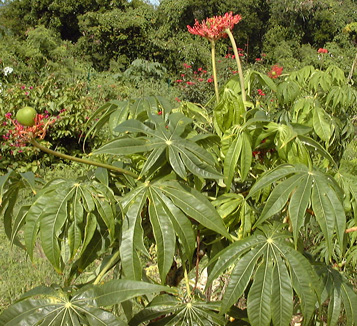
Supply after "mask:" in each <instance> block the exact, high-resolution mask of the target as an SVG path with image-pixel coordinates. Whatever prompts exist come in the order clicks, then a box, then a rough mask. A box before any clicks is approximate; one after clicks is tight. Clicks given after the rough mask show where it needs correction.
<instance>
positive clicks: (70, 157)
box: [30, 139, 139, 178]
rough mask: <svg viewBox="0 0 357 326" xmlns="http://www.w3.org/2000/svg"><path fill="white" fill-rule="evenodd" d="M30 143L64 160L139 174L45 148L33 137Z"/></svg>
mask: <svg viewBox="0 0 357 326" xmlns="http://www.w3.org/2000/svg"><path fill="white" fill-rule="evenodd" d="M30 143H31V144H32V145H33V146H35V147H37V148H38V149H40V150H41V151H43V152H45V153H48V154H51V155H54V156H57V157H60V158H62V159H65V160H70V161H75V162H79V163H84V164H88V165H94V166H98V167H101V168H105V169H108V170H112V171H115V172H119V173H122V174H126V175H130V176H131V177H134V178H139V176H138V175H137V174H135V173H134V172H131V171H128V170H125V169H121V168H119V167H116V166H114V165H109V164H105V163H100V162H95V161H91V160H87V159H84V158H79V157H75V156H71V155H66V154H63V153H60V152H56V151H53V150H52V149H49V148H47V147H45V146H42V145H41V144H39V143H38V142H37V141H36V140H35V139H31V140H30Z"/></svg>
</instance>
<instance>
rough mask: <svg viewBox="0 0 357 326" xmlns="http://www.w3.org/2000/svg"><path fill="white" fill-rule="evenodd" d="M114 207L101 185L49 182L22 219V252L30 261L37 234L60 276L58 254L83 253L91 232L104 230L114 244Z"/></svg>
mask: <svg viewBox="0 0 357 326" xmlns="http://www.w3.org/2000/svg"><path fill="white" fill-rule="evenodd" d="M115 205H116V201H115V198H114V196H113V194H112V192H111V190H110V189H109V188H108V187H106V186H104V185H102V184H99V183H96V182H93V181H84V182H83V181H80V182H77V181H76V180H71V181H66V180H61V179H58V180H56V181H54V182H51V183H50V184H48V185H46V186H45V187H44V188H43V189H42V190H41V191H40V192H39V193H38V194H37V196H36V198H35V201H34V202H33V203H32V204H31V205H30V206H29V209H28V210H27V212H26V213H25V214H24V215H23V216H24V217H23V219H24V222H23V221H22V222H21V223H22V224H23V223H24V231H25V234H24V238H25V245H26V250H27V251H28V253H29V255H30V257H32V253H33V248H34V245H35V241H36V238H37V234H38V233H39V235H40V239H41V243H42V248H43V251H44V253H45V255H46V257H47V259H48V260H49V261H50V263H51V264H52V265H53V267H54V268H55V269H56V270H57V271H58V272H61V271H62V270H63V268H64V262H63V258H62V256H61V252H62V251H63V249H64V248H66V247H67V246H68V249H69V251H70V257H69V258H73V257H74V256H75V254H76V253H77V252H80V253H83V252H84V251H85V249H86V247H87V246H88V244H89V243H90V240H91V238H92V237H93V235H94V232H95V230H101V231H100V232H106V230H108V231H109V238H108V239H109V240H110V241H114V238H115V222H114V221H115V214H116V208H115ZM19 223H20V222H19ZM16 230H17V231H19V228H16ZM109 244H110V243H109ZM79 259H80V257H79Z"/></svg>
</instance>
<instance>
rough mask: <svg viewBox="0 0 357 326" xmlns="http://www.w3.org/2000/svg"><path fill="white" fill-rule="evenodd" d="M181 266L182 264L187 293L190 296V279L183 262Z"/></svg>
mask: <svg viewBox="0 0 357 326" xmlns="http://www.w3.org/2000/svg"><path fill="white" fill-rule="evenodd" d="M183 266H184V275H185V283H186V290H187V295H188V296H189V297H190V298H191V289H190V280H189V278H188V273H187V268H186V266H185V264H183Z"/></svg>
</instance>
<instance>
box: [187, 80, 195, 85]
mask: <svg viewBox="0 0 357 326" xmlns="http://www.w3.org/2000/svg"><path fill="white" fill-rule="evenodd" d="M186 84H187V85H194V84H195V83H194V82H191V81H188V82H186Z"/></svg>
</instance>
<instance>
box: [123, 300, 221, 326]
mask: <svg viewBox="0 0 357 326" xmlns="http://www.w3.org/2000/svg"><path fill="white" fill-rule="evenodd" d="M218 309H219V305H218V304H215V303H213V302H212V303H211V302H208V303H207V302H201V301H193V302H188V303H186V302H182V301H181V300H179V299H178V298H175V297H172V296H168V295H160V296H157V297H155V298H154V299H153V300H152V302H150V304H149V305H148V306H147V307H145V308H144V309H143V310H141V311H140V312H139V313H137V314H136V315H135V316H134V317H133V318H132V319H131V320H130V321H129V325H130V326H138V325H141V324H142V323H144V322H147V321H150V320H154V319H156V318H158V317H161V318H160V320H158V321H157V322H150V325H153V326H154V325H157V326H159V325H172V326H173V325H196V326H216V325H222V326H223V325H225V324H226V322H225V319H224V317H223V316H220V315H219V314H218V313H217V311H218Z"/></svg>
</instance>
